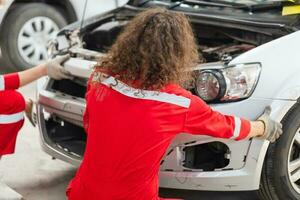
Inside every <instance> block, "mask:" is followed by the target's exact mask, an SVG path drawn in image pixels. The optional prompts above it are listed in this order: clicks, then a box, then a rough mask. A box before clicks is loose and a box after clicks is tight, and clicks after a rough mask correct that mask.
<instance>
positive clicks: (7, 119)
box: [0, 111, 24, 124]
mask: <svg viewBox="0 0 300 200" xmlns="http://www.w3.org/2000/svg"><path fill="white" fill-rule="evenodd" d="M22 119H24V111H23V112H19V113H15V114H11V115H0V124H12V123H16V122H18V121H21V120H22Z"/></svg>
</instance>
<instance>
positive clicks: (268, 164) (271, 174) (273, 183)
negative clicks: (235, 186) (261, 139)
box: [258, 103, 300, 200]
mask: <svg viewBox="0 0 300 200" xmlns="http://www.w3.org/2000/svg"><path fill="white" fill-rule="evenodd" d="M282 125H283V135H282V136H281V137H280V138H279V140H278V141H277V142H276V143H275V144H270V146H269V149H268V152H267V154H266V157H265V162H264V166H263V170H262V175H261V182H260V189H259V191H258V196H259V198H260V199H262V200H283V199H286V200H299V199H300V178H299V180H298V181H297V182H296V183H294V181H292V178H291V175H292V174H293V175H294V174H295V173H296V172H298V173H300V166H299V167H297V168H296V169H295V170H292V171H293V172H292V173H290V170H289V169H290V168H291V166H292V165H291V161H295V160H296V159H299V160H298V161H300V132H299V131H300V103H297V104H296V105H295V106H294V107H293V109H291V111H290V112H288V113H287V115H286V116H285V117H284V119H283V120H282ZM296 139H297V140H296ZM297 141H298V142H297ZM294 163H295V162H294ZM298 165H299V162H298V164H297V165H293V166H298ZM297 189H298V190H297Z"/></svg>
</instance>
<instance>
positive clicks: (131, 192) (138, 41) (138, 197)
mask: <svg viewBox="0 0 300 200" xmlns="http://www.w3.org/2000/svg"><path fill="white" fill-rule="evenodd" d="M199 57H200V56H199V54H198V52H197V45H196V43H195V38H194V35H193V31H192V28H191V26H190V24H189V22H188V19H187V18H186V17H185V16H184V15H183V14H181V13H177V12H171V11H167V10H165V9H161V8H154V9H149V10H147V11H145V12H142V13H140V14H139V15H138V16H137V17H135V18H134V19H133V20H132V21H130V22H129V24H128V25H127V26H126V28H125V29H124V31H123V32H122V33H121V34H120V35H119V37H118V38H117V40H116V42H115V44H114V45H113V46H112V47H111V49H110V50H109V52H108V53H107V55H106V56H105V57H104V58H102V59H101V61H99V64H98V66H96V67H95V69H94V72H93V74H92V76H91V78H90V80H89V83H88V92H87V94H86V101H87V108H86V111H85V114H84V127H85V129H86V132H87V135H88V138H87V145H86V152H85V155H84V159H83V162H82V164H81V166H80V168H79V170H78V172H77V175H76V177H75V178H74V179H73V180H72V181H71V183H70V185H69V188H68V189H67V195H68V198H69V200H84V199H88V200H102V199H103V200H159V199H160V198H159V197H158V189H159V181H158V180H159V178H158V173H159V167H160V162H161V159H162V157H163V155H164V154H165V152H166V150H167V148H168V146H169V144H170V142H171V141H172V139H173V138H174V137H175V136H176V135H178V134H179V133H190V134H198V135H210V136H213V137H220V138H228V139H230V138H232V139H235V140H241V139H246V138H251V137H255V136H260V137H261V138H264V139H268V140H270V141H274V140H275V139H277V138H278V137H279V135H280V134H281V133H282V131H281V124H279V123H277V122H275V121H273V120H271V119H270V118H269V116H268V114H269V111H270V110H269V109H267V110H266V112H265V113H264V114H263V115H262V116H261V117H260V118H259V119H258V121H255V122H250V121H248V120H245V119H241V118H238V117H234V116H227V115H223V114H221V113H218V112H216V111H213V110H212V109H211V108H210V107H209V106H208V105H207V104H206V103H205V102H203V101H202V100H201V99H200V98H199V97H197V96H194V95H193V94H191V93H190V92H189V91H187V90H185V89H184V85H186V84H188V82H189V81H190V80H192V75H191V71H192V68H193V67H194V66H195V65H196V64H197V63H199V62H200V60H201V59H199Z"/></svg>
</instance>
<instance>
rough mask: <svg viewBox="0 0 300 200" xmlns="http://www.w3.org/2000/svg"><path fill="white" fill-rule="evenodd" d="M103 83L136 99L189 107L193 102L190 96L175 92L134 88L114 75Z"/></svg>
mask: <svg viewBox="0 0 300 200" xmlns="http://www.w3.org/2000/svg"><path fill="white" fill-rule="evenodd" d="M102 84H104V85H106V86H108V87H111V88H112V89H114V90H115V91H117V92H120V93H121V94H123V95H126V96H128V97H132V98H136V99H146V100H154V101H160V102H165V103H170V104H175V105H177V106H181V107H184V108H189V107H190V104H191V100H190V99H189V98H186V97H183V96H178V95H175V94H169V93H166V92H157V91H150V90H139V89H136V88H132V87H130V86H128V85H126V84H125V83H123V82H121V81H119V80H116V79H115V78H114V77H109V78H107V79H105V80H104V81H102Z"/></svg>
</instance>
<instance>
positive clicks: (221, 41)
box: [83, 20, 274, 62]
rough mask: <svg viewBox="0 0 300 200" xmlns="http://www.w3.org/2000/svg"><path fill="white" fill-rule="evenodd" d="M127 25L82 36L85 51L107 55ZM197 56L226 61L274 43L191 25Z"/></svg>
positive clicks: (107, 26)
mask: <svg viewBox="0 0 300 200" xmlns="http://www.w3.org/2000/svg"><path fill="white" fill-rule="evenodd" d="M127 22H128V21H126V20H123V21H117V20H116V21H110V22H107V23H104V24H102V25H100V26H99V27H97V28H96V29H94V30H92V31H90V32H88V33H86V34H84V35H83V41H84V44H85V48H87V49H90V50H94V51H99V52H103V53H105V52H107V50H108V49H109V48H110V46H111V45H112V44H113V43H114V42H115V40H116V38H117V37H118V35H119V34H120V32H121V31H122V30H123V28H124V27H125V25H126V24H127ZM192 26H193V29H194V33H195V37H196V38H197V41H198V47H199V48H198V49H199V53H201V54H202V55H203V57H204V59H205V61H206V62H217V61H229V60H231V59H233V58H234V57H236V56H238V55H240V54H242V53H244V52H246V51H248V50H250V49H252V48H255V47H256V46H259V45H261V44H264V43H266V42H269V41H271V40H273V39H274V38H273V37H271V36H267V35H264V34H259V33H256V32H251V31H244V30H239V29H235V28H223V27H222V29H220V28H219V27H216V26H212V25H203V24H195V23H194V24H192Z"/></svg>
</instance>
